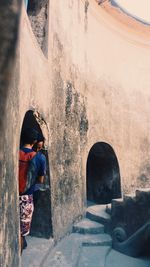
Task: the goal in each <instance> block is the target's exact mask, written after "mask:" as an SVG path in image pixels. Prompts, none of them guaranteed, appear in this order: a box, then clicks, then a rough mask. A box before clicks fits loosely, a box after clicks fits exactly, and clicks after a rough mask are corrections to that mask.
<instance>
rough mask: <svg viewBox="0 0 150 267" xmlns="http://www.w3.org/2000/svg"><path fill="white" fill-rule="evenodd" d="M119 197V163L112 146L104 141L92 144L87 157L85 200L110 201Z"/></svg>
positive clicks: (100, 202) (104, 202) (99, 202)
mask: <svg viewBox="0 0 150 267" xmlns="http://www.w3.org/2000/svg"><path fill="white" fill-rule="evenodd" d="M120 197H121V182H120V171H119V164H118V160H117V157H116V154H115V152H114V150H113V148H112V147H111V146H110V145H109V144H107V143H104V142H98V143H96V144H94V145H93V146H92V148H91V150H90V152H89V155H88V159H87V200H89V201H92V202H95V203H98V204H107V203H110V202H111V200H112V199H113V198H120Z"/></svg>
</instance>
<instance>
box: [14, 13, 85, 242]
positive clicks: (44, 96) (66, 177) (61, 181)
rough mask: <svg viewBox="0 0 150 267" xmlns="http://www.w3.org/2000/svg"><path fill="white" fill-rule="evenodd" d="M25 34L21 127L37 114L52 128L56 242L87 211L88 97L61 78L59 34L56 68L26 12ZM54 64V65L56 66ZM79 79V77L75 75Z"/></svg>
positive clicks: (71, 81)
mask: <svg viewBox="0 0 150 267" xmlns="http://www.w3.org/2000/svg"><path fill="white" fill-rule="evenodd" d="M21 29H22V31H21V34H20V47H19V53H20V84H19V114H20V118H19V120H20V130H21V122H22V121H23V118H24V115H25V113H26V111H27V110H29V109H33V110H37V111H38V112H39V113H40V114H41V115H42V116H43V118H44V120H45V121H46V123H47V125H48V128H49V144H48V145H49V147H48V153H49V164H50V170H51V203H52V207H51V210H52V224H53V225H52V227H53V235H54V238H55V239H58V238H60V237H62V236H63V235H64V234H65V233H67V232H68V231H69V230H70V229H71V226H72V222H73V221H74V220H76V219H77V218H78V217H79V216H82V214H83V210H84V198H85V192H84V183H83V180H84V177H83V176H82V175H83V174H82V171H81V170H82V153H81V152H82V151H84V147H85V143H86V138H87V130H88V121H87V112H86V98H85V97H84V96H83V95H82V94H80V93H79V92H77V90H76V88H75V87H74V82H73V79H72V78H71V76H68V75H67V79H63V77H62V76H61V70H60V64H59V62H60V61H61V57H62V58H63V54H62V55H61V51H62V53H63V49H62V47H61V43H60V42H59V38H58V36H57V35H55V37H54V39H55V41H54V42H55V43H56V46H55V52H54V58H53V59H54V61H55V63H54V64H53V63H52V61H51V56H50V55H49V60H47V59H46V58H45V56H44V54H43V53H42V51H41V49H40V47H39V46H38V43H37V40H36V38H35V36H34V34H33V32H32V28H31V25H30V22H29V19H28V17H27V14H26V12H25V9H24V8H23V10H22V18H21ZM51 63H52V64H51ZM72 75H74V73H73V74H72Z"/></svg>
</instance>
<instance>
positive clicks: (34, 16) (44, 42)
mask: <svg viewBox="0 0 150 267" xmlns="http://www.w3.org/2000/svg"><path fill="white" fill-rule="evenodd" d="M24 2H25V7H26V10H27V14H28V17H29V20H30V23H31V27H32V30H33V33H34V35H35V37H36V39H37V42H38V44H39V46H40V48H41V49H42V51H43V53H44V55H45V56H46V57H47V51H48V47H47V46H48V4H49V0H24Z"/></svg>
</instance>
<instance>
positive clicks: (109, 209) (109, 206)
mask: <svg viewBox="0 0 150 267" xmlns="http://www.w3.org/2000/svg"><path fill="white" fill-rule="evenodd" d="M106 212H107V213H108V214H109V215H111V203H110V204H107V205H106Z"/></svg>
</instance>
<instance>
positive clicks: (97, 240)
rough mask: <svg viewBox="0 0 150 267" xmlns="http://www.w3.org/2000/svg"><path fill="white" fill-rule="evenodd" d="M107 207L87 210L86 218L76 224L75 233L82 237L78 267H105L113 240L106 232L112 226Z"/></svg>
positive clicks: (92, 207)
mask: <svg viewBox="0 0 150 267" xmlns="http://www.w3.org/2000/svg"><path fill="white" fill-rule="evenodd" d="M108 212H110V209H108V206H107V205H93V206H90V207H88V208H87V212H86V218H84V219H82V220H81V221H80V222H78V223H76V224H74V226H73V233H76V234H79V235H80V236H82V237H81V240H82V242H81V249H80V255H79V258H78V262H77V264H76V267H104V266H105V261H106V256H107V254H108V253H109V251H110V250H111V247H112V238H111V236H110V235H109V234H106V233H105V230H106V229H108V228H109V224H110V218H111V217H110V214H109V213H108Z"/></svg>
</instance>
